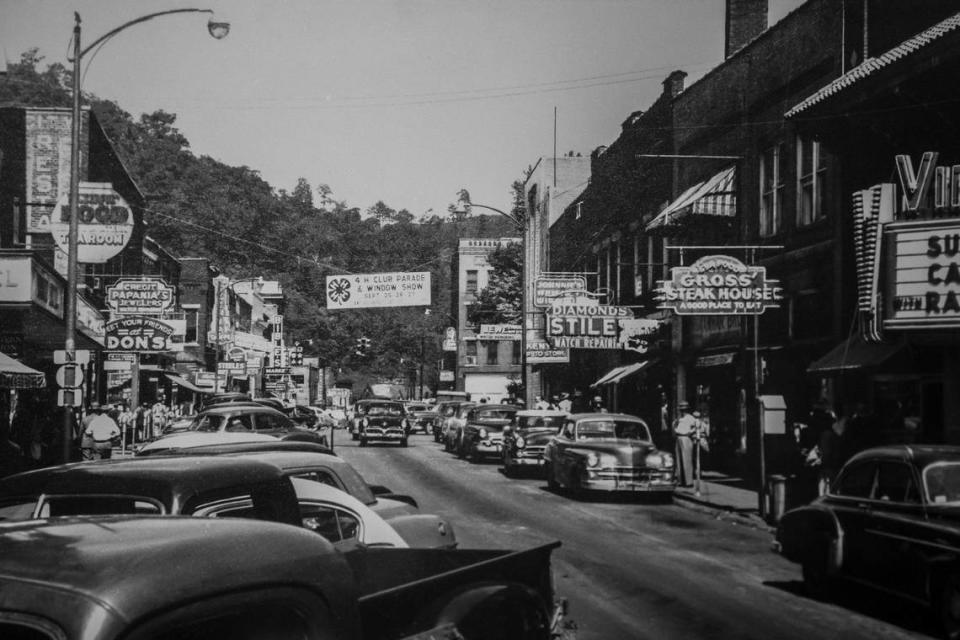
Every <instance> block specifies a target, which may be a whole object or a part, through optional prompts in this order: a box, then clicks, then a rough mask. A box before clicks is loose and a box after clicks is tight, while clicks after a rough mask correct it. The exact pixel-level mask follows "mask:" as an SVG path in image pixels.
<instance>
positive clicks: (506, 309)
mask: <svg viewBox="0 0 960 640" xmlns="http://www.w3.org/2000/svg"><path fill="white" fill-rule="evenodd" d="M487 262H489V263H490V266H491V267H492V269H491V271H490V284H488V285H487V286H486V287H484V288H483V289H482V290H481V291H479V292H478V293H477V302H476V304H473V305H470V307H469V309H470V311H469V313H468V314H467V320H469V321H470V322H471V323H473V324H521V318H523V308H522V298H523V287H522V285H521V277H522V274H523V245H522V244H521V243H512V244H509V245H507V246H505V247H501V248H499V249H495V250H494V251H492V252H491V253H490V255H489V256H487Z"/></svg>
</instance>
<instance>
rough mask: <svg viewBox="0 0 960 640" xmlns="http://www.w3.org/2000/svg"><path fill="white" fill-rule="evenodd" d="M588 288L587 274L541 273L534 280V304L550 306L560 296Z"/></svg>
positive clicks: (536, 305)
mask: <svg viewBox="0 0 960 640" xmlns="http://www.w3.org/2000/svg"><path fill="white" fill-rule="evenodd" d="M586 290H587V278H586V276H583V275H578V274H573V273H541V274H540V275H539V276H537V278H536V280H535V281H534V289H533V305H534V306H535V307H549V306H551V305H552V304H553V302H554V300H555V299H556V298H557V297H559V296H569V295H572V294H575V293H578V292H586Z"/></svg>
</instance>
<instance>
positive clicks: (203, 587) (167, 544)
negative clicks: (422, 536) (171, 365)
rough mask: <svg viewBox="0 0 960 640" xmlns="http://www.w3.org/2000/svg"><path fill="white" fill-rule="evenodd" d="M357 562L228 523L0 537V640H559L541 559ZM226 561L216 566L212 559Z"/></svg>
mask: <svg viewBox="0 0 960 640" xmlns="http://www.w3.org/2000/svg"><path fill="white" fill-rule="evenodd" d="M558 546H560V543H559V542H554V543H551V544H547V545H543V546H540V547H535V548H531V549H526V550H523V551H500V550H482V549H481V550H474V549H470V550H459V549H457V550H436V549H392V548H367V549H365V550H364V551H363V552H362V553H340V552H338V551H337V550H336V549H335V548H333V546H332V545H331V544H330V543H328V542H326V541H324V540H323V539H322V538H321V537H320V536H317V535H313V534H311V533H309V532H308V531H306V530H304V529H298V528H295V527H290V526H287V525H284V524H277V523H275V522H261V521H257V520H244V519H236V518H226V519H205V520H200V519H197V518H187V517H168V518H145V517H136V516H91V517H84V518H53V519H47V520H31V521H28V522H17V523H11V524H4V525H0V548H2V549H16V553H3V554H0V630H2V631H3V636H4V638H9V639H28V638H29V639H31V640H40V639H53V638H56V639H60V638H63V639H66V638H83V639H84V640H121V639H126V638H130V639H132V638H141V639H143V638H153V639H172V638H232V639H234V640H256V639H261V638H278V639H279V638H330V639H337V640H341V639H344V640H345V639H346V638H354V639H360V638H363V640H387V639H396V638H409V639H413V638H454V637H458V638H520V637H522V638H530V639H531V640H547V639H548V638H555V637H560V635H561V634H563V633H564V628H565V626H566V624H565V622H564V614H565V613H566V611H567V608H566V603H565V602H564V601H563V600H562V599H559V598H556V596H555V594H554V591H553V585H552V582H553V581H552V578H551V567H550V554H551V552H552V551H553V549H555V548H557V547H558ZM225 550H227V551H228V552H225Z"/></svg>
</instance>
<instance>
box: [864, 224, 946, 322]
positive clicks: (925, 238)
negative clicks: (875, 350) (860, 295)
mask: <svg viewBox="0 0 960 640" xmlns="http://www.w3.org/2000/svg"><path fill="white" fill-rule="evenodd" d="M884 232H885V233H884V236H885V243H886V249H887V251H888V252H889V253H888V254H887V255H889V256H890V259H889V260H888V261H887V268H888V270H887V273H886V277H887V286H886V290H887V291H888V292H889V293H888V295H887V301H886V302H887V304H886V313H885V318H884V322H883V326H884V328H887V329H924V328H927V329H932V328H944V327H949V328H955V327H957V326H960V221H958V220H945V221H939V222H938V221H930V220H925V221H915V222H895V223H890V224H888V225H887V227H886V228H885V229H884Z"/></svg>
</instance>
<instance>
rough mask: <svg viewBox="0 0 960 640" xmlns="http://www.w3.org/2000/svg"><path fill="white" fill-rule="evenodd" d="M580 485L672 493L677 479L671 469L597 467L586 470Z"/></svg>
mask: <svg viewBox="0 0 960 640" xmlns="http://www.w3.org/2000/svg"><path fill="white" fill-rule="evenodd" d="M582 486H583V488H584V489H593V490H597V491H632V492H638V493H672V492H673V491H674V489H676V487H677V481H676V480H675V479H674V477H673V472H672V471H666V472H665V471H648V470H629V469H597V470H587V472H586V473H585V474H584V477H583V478H582Z"/></svg>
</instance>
